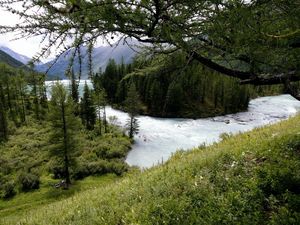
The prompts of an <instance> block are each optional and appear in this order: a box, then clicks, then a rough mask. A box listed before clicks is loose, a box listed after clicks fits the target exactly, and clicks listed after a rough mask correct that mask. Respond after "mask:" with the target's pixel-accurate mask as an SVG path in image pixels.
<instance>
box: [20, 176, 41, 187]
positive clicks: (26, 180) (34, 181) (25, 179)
mask: <svg viewBox="0 0 300 225" xmlns="http://www.w3.org/2000/svg"><path fill="white" fill-rule="evenodd" d="M18 183H19V185H20V189H21V190H22V191H30V190H33V189H39V187H40V178H39V177H38V176H37V175H35V174H31V173H21V174H20V175H19V177H18Z"/></svg>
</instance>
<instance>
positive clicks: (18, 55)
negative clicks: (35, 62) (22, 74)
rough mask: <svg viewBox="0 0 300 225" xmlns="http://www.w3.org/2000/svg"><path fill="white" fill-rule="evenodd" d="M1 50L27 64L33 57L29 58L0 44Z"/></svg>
mask: <svg viewBox="0 0 300 225" xmlns="http://www.w3.org/2000/svg"><path fill="white" fill-rule="evenodd" d="M0 50H1V51H3V52H5V53H6V54H8V55H10V56H11V57H13V58H14V59H16V60H18V61H20V62H21V63H22V64H27V63H28V62H29V61H30V60H31V58H29V57H27V56H25V55H21V54H19V53H17V52H15V51H13V50H11V49H10V48H8V47H5V46H0Z"/></svg>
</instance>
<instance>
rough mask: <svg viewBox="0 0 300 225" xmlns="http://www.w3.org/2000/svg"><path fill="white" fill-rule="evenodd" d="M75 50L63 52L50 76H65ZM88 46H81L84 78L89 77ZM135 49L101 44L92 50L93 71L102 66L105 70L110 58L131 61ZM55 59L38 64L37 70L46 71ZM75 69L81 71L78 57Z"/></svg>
mask: <svg viewBox="0 0 300 225" xmlns="http://www.w3.org/2000/svg"><path fill="white" fill-rule="evenodd" d="M73 52H74V50H69V51H67V52H66V53H65V54H63V55H62V56H61V57H60V58H59V59H58V60H57V62H56V63H55V64H54V65H53V66H52V67H51V69H50V70H49V71H48V75H50V76H58V77H60V78H65V71H66V69H67V68H68V65H69V62H70V58H71V56H72V54H73ZM87 52H88V50H87V47H81V54H82V56H83V59H82V78H87V75H88V56H87ZM135 54H136V53H135V51H134V50H132V49H131V48H130V47H128V46H127V45H121V44H120V45H119V46H115V45H114V46H112V47H111V46H101V47H98V48H94V49H93V52H92V59H93V71H94V72H98V71H99V70H100V68H101V69H102V70H104V69H105V68H106V65H107V63H108V60H109V59H110V58H112V59H114V60H115V61H116V62H117V63H120V62H121V61H122V59H123V61H124V63H130V62H131V60H132V58H133V57H134V56H135ZM53 62H54V60H52V61H50V62H47V63H45V64H41V65H37V66H36V70H37V71H39V72H46V71H47V70H48V68H49V66H51V65H52V63H53ZM73 70H74V72H75V73H79V61H78V57H76V58H75V60H74V64H73Z"/></svg>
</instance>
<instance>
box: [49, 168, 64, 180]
mask: <svg viewBox="0 0 300 225" xmlns="http://www.w3.org/2000/svg"><path fill="white" fill-rule="evenodd" d="M50 171H51V172H52V173H53V178H54V179H62V178H64V177H65V171H64V168H63V167H62V166H59V165H55V166H52V167H51V168H50Z"/></svg>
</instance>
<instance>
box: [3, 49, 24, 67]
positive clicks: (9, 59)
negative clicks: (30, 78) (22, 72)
mask: <svg viewBox="0 0 300 225" xmlns="http://www.w3.org/2000/svg"><path fill="white" fill-rule="evenodd" d="M0 62H2V63H6V64H8V65H10V66H12V67H15V68H20V67H25V65H24V64H23V63H22V62H20V61H18V60H16V59H15V58H13V57H11V56H10V55H8V54H7V53H5V52H4V51H2V50H0Z"/></svg>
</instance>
